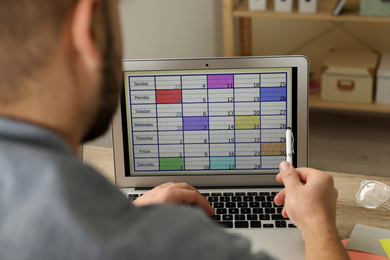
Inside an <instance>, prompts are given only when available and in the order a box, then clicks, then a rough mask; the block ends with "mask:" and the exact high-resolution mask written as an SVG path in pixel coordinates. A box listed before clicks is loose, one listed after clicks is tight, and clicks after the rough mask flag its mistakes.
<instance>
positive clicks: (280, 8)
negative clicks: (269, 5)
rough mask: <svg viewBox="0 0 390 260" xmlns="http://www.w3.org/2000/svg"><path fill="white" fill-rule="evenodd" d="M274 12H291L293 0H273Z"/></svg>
mask: <svg viewBox="0 0 390 260" xmlns="http://www.w3.org/2000/svg"><path fill="white" fill-rule="evenodd" d="M274 1H275V2H274V3H275V12H281V13H291V12H292V7H293V0H274Z"/></svg>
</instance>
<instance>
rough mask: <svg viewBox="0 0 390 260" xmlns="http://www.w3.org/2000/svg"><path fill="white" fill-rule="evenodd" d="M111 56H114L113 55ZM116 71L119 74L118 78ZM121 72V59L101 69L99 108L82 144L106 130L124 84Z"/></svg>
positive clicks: (108, 63)
mask: <svg viewBox="0 0 390 260" xmlns="http://www.w3.org/2000/svg"><path fill="white" fill-rule="evenodd" d="M111 55H112V56H115V55H113V54H111ZM118 58H119V57H118ZM118 58H116V60H118ZM118 71H119V72H120V74H119V76H118ZM121 72H122V68H121V58H119V61H115V62H114V61H112V62H106V65H105V66H104V68H103V69H102V82H101V86H100V90H101V91H100V95H99V98H100V100H99V107H98V110H97V113H96V114H95V117H94V119H93V121H92V124H91V125H90V127H89V128H88V129H87V132H86V133H85V135H84V137H83V142H87V141H90V140H93V139H95V138H97V137H99V136H101V135H103V134H104V133H105V132H106V131H107V130H108V128H109V126H110V123H111V118H112V116H113V115H114V113H115V111H116V108H117V105H118V101H119V97H120V90H121V87H122V86H123V84H124V82H123V80H122V77H121Z"/></svg>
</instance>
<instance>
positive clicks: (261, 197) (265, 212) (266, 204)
mask: <svg viewBox="0 0 390 260" xmlns="http://www.w3.org/2000/svg"><path fill="white" fill-rule="evenodd" d="M276 194H278V192H225V193H202V195H203V196H205V197H206V199H207V200H208V201H209V202H210V204H211V206H212V207H213V208H214V209H215V215H214V216H212V219H213V220H214V221H215V222H217V223H219V224H220V225H221V226H222V227H224V228H296V226H295V225H294V224H292V223H291V221H289V219H286V218H284V217H283V216H282V210H283V206H277V205H276V204H275V203H274V197H275V196H276ZM141 195H142V194H140V195H138V194H128V199H129V200H131V201H133V200H135V199H136V198H138V197H139V196H141Z"/></svg>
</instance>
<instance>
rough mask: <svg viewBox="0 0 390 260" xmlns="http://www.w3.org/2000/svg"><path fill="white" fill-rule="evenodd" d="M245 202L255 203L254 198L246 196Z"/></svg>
mask: <svg viewBox="0 0 390 260" xmlns="http://www.w3.org/2000/svg"><path fill="white" fill-rule="evenodd" d="M244 201H247V202H249V201H253V197H252V196H245V197H244Z"/></svg>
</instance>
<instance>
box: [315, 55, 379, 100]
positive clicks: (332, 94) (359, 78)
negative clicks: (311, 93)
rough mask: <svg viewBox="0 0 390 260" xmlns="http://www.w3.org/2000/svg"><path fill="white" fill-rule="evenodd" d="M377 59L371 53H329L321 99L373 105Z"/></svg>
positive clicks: (377, 57) (324, 71) (324, 68)
mask: <svg viewBox="0 0 390 260" xmlns="http://www.w3.org/2000/svg"><path fill="white" fill-rule="evenodd" d="M378 60H379V55H378V54H376V53H373V52H364V51H359V52H356V51H332V52H330V54H329V55H328V57H327V58H326V60H325V61H324V66H323V74H322V81H321V82H322V83H321V98H322V99H324V100H336V101H352V102H364V103H372V102H373V97H374V80H375V72H376V67H377V65H378Z"/></svg>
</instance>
